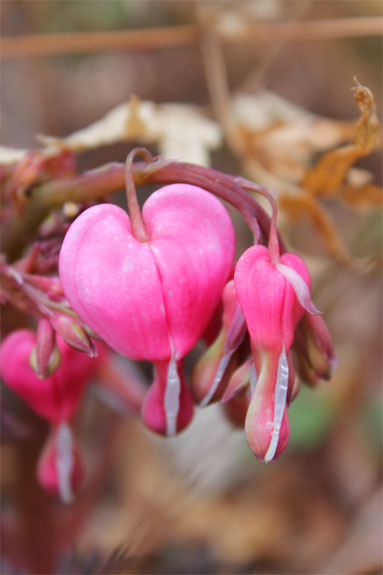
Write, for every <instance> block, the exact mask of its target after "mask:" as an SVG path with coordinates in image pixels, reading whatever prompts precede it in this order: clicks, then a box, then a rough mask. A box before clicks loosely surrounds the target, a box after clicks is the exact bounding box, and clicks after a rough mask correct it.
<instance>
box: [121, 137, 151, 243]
mask: <svg viewBox="0 0 383 575" xmlns="http://www.w3.org/2000/svg"><path fill="white" fill-rule="evenodd" d="M137 155H140V156H143V158H144V160H145V162H148V163H149V162H150V161H151V160H152V156H151V154H150V153H149V152H148V150H146V149H145V148H135V149H134V150H132V151H131V152H130V154H129V155H128V157H127V158H126V162H125V183H126V198H127V200H128V207H129V214H130V223H131V226H132V234H133V235H134V237H135V238H136V240H138V241H140V242H147V241H148V240H149V236H148V232H147V231H146V228H145V223H144V220H143V219H142V214H141V210H140V205H139V203H138V199H137V193H136V186H135V183H134V176H133V162H134V158H135V156H137Z"/></svg>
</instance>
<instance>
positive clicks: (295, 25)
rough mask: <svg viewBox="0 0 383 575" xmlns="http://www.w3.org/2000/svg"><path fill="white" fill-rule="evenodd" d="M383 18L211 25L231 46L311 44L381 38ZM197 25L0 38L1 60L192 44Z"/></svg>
mask: <svg viewBox="0 0 383 575" xmlns="http://www.w3.org/2000/svg"><path fill="white" fill-rule="evenodd" d="M382 29H383V19H382V18H379V17H375V16H371V17H363V18H338V19H332V20H316V21H306V22H273V23H258V24H248V25H247V24H244V25H243V27H240V28H237V29H233V30H229V29H223V28H221V29H220V28H219V26H217V27H215V30H214V29H213V31H215V33H216V34H217V36H218V37H219V39H220V40H221V41H223V42H225V43H228V44H231V43H234V44H249V43H250V44H270V43H283V42H314V41H321V40H335V39H341V38H356V37H364V36H380V35H381V34H382ZM197 43H198V27H197V26H195V25H188V26H172V27H162V28H149V29H143V30H118V31H108V32H84V33H74V34H72V33H71V34H33V35H26V36H15V37H6V38H4V37H3V38H2V39H1V44H0V46H1V51H0V59H2V60H12V59H20V58H21V59H23V58H36V57H41V56H54V55H60V54H81V53H82V54H91V53H97V52H111V51H112V52H117V51H121V50H163V49H169V48H179V47H189V46H195V45H197Z"/></svg>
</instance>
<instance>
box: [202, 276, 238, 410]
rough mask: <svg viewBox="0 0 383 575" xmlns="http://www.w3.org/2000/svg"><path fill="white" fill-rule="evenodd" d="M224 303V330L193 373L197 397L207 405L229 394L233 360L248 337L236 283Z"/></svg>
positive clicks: (228, 286)
mask: <svg viewBox="0 0 383 575" xmlns="http://www.w3.org/2000/svg"><path fill="white" fill-rule="evenodd" d="M222 301H223V306H222V328H221V331H220V332H219V334H218V337H217V338H216V340H215V342H214V343H213V344H212V345H211V346H210V347H209V349H208V350H207V351H206V352H205V353H204V354H203V355H202V357H201V358H200V360H199V361H198V363H197V364H196V366H195V368H194V370H193V373H192V380H191V387H192V391H193V396H194V397H195V398H196V399H197V400H199V401H200V402H201V405H203V406H205V405H207V404H208V403H210V402H211V401H212V400H217V399H219V398H220V397H221V396H222V393H223V392H224V391H225V383H227V381H225V379H227V376H228V375H229V374H228V373H227V372H228V366H229V363H230V360H231V358H232V356H233V353H234V352H235V351H236V350H237V348H238V347H239V345H240V344H241V343H242V341H243V339H244V337H245V334H246V323H245V318H244V317H243V313H242V310H241V308H240V306H239V303H238V299H237V294H236V292H235V288H234V281H230V282H228V283H227V284H226V286H225V289H224V290H223V295H222ZM225 375H226V378H225Z"/></svg>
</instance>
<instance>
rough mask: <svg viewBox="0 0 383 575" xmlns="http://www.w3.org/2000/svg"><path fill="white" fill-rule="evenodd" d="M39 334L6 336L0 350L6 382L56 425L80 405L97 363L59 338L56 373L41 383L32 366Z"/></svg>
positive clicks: (68, 416)
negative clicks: (58, 357)
mask: <svg viewBox="0 0 383 575" xmlns="http://www.w3.org/2000/svg"><path fill="white" fill-rule="evenodd" d="M35 345H36V335H35V334H34V333H33V332H32V331H29V330H26V329H22V330H18V331H14V332H12V333H11V334H10V335H9V336H7V337H6V338H5V339H4V341H3V343H2V346H1V349H0V361H1V367H0V369H1V375H2V377H3V379H4V383H5V384H6V385H7V386H8V387H10V388H11V389H12V390H13V391H14V392H15V393H17V395H19V396H20V397H22V399H24V401H25V402H26V403H27V404H28V405H29V406H30V407H31V408H32V409H33V411H35V412H36V413H38V414H39V415H40V416H41V417H43V418H44V419H47V420H48V421H50V422H51V423H53V424H58V423H60V422H61V421H67V420H69V419H70V418H71V417H72V415H73V413H74V412H75V410H76V409H77V407H78V404H79V403H80V400H81V397H82V395H83V392H84V389H85V386H86V385H87V383H88V381H89V379H90V377H91V376H92V374H93V373H94V371H95V369H96V367H97V360H94V359H91V358H90V357H88V356H87V355H85V354H84V353H79V352H78V351H76V350H74V349H73V348H72V347H70V346H69V345H67V344H66V343H65V342H64V341H63V340H62V339H61V338H60V337H58V336H57V345H58V347H59V350H60V352H61V362H60V365H59V366H58V368H57V369H56V371H54V373H52V374H51V375H50V376H49V377H48V378H46V379H44V380H41V379H39V378H38V377H37V375H36V374H35V372H34V371H33V369H32V367H31V365H30V356H31V353H32V350H33V349H34V347H35Z"/></svg>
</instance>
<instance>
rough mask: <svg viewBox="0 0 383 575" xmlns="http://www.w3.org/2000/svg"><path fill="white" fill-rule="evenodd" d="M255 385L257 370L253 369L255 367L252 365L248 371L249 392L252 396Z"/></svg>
mask: <svg viewBox="0 0 383 575" xmlns="http://www.w3.org/2000/svg"><path fill="white" fill-rule="evenodd" d="M257 383H258V375H257V370H256V369H255V365H254V363H253V364H252V365H251V369H250V392H251V395H253V394H254V391H255V388H256V387H257Z"/></svg>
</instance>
